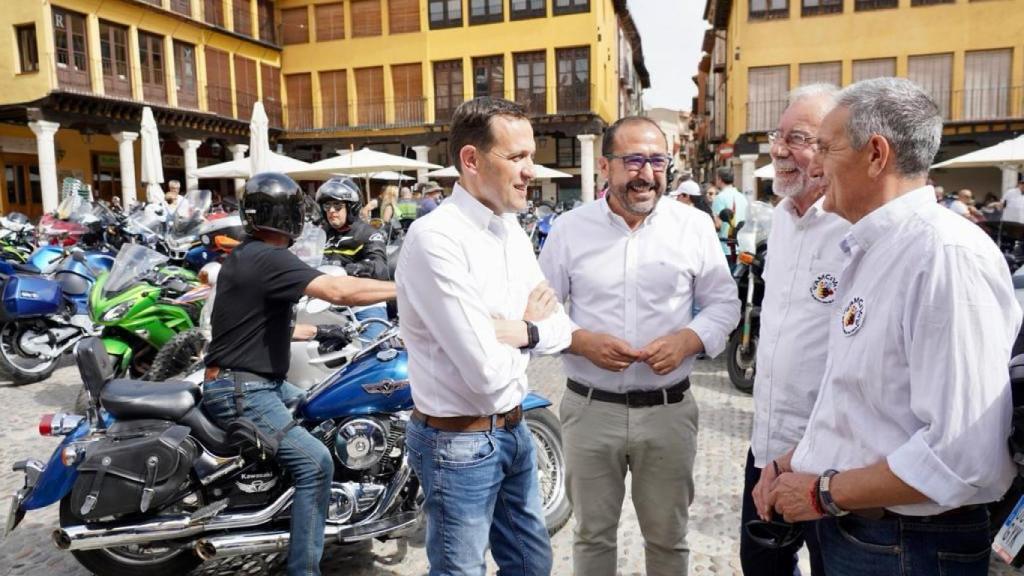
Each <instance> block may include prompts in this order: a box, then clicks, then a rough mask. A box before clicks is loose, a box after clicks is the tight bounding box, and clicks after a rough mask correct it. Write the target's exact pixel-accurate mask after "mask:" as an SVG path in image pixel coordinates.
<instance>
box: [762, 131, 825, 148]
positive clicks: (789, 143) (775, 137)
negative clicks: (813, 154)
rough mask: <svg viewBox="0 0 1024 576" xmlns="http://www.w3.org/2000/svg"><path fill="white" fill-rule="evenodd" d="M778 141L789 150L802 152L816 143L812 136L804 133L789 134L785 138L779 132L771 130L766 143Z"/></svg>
mask: <svg viewBox="0 0 1024 576" xmlns="http://www.w3.org/2000/svg"><path fill="white" fill-rule="evenodd" d="M780 140H781V141H782V144H783V145H784V146H785V147H786V148H789V149H790V150H803V149H804V148H807V147H808V146H814V143H815V142H817V141H818V139H817V138H815V137H814V136H811V135H810V134H806V133H804V132H790V133H789V134H786V135H785V136H783V135H782V131H781V130H771V131H769V132H768V143H770V144H774V143H775V142H777V141H780Z"/></svg>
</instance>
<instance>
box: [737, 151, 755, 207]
mask: <svg viewBox="0 0 1024 576" xmlns="http://www.w3.org/2000/svg"><path fill="white" fill-rule="evenodd" d="M756 161H757V154H742V155H740V162H742V163H743V169H742V170H743V172H742V174H743V177H742V183H743V188H742V190H743V193H744V194H746V195H747V200H750V201H751V202H753V201H754V200H757V179H756V178H755V177H754V162H756Z"/></svg>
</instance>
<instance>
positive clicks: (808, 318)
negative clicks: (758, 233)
mask: <svg viewBox="0 0 1024 576" xmlns="http://www.w3.org/2000/svg"><path fill="white" fill-rule="evenodd" d="M823 202H824V199H823V198H822V199H820V200H818V201H817V202H815V203H814V204H813V205H812V206H811V207H810V208H808V210H807V211H806V212H805V213H804V215H803V216H802V217H801V216H798V215H797V214H796V211H795V210H794V209H793V202H792V201H791V200H790V199H788V198H787V199H785V200H783V201H782V202H781V203H779V205H778V207H777V208H776V209H775V210H774V211H773V213H772V229H771V235H770V236H769V238H768V256H767V262H766V267H765V273H764V279H765V293H764V300H763V302H762V305H761V329H760V337H759V339H758V343H757V376H756V378H755V380H754V430H753V433H752V435H751V441H750V447H751V450H752V451H753V452H754V465H755V466H757V467H758V468H764V467H765V465H766V464H767V463H769V462H771V461H772V460H774V459H776V458H778V457H779V456H782V455H783V454H785V453H786V452H789V451H790V450H792V449H793V448H794V447H796V445H797V443H798V442H800V438H801V437H802V436H803V434H804V427H806V426H807V419H808V418H809V417H810V415H811V410H812V409H813V408H814V401H815V399H817V397H818V389H819V388H820V387H821V377H822V375H823V374H824V372H825V357H826V355H827V352H828V322H829V318H830V316H831V311H832V309H833V308H834V307H835V303H834V302H835V292H836V289H837V288H838V284H839V276H840V274H841V273H842V271H843V268H844V267H845V266H846V261H847V256H846V254H845V253H844V252H843V250H842V249H841V248H840V247H839V243H840V242H841V241H842V239H843V236H844V235H845V234H846V232H847V230H849V229H850V223H849V222H847V221H846V220H843V219H842V218H840V217H839V216H836V215H835V214H830V213H828V212H825V211H824V210H823V209H822V203H823ZM741 296H742V295H741Z"/></svg>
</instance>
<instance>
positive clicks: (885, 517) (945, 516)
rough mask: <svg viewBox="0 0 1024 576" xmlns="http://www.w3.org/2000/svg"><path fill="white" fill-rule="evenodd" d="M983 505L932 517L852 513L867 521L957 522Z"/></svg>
mask: <svg viewBox="0 0 1024 576" xmlns="http://www.w3.org/2000/svg"><path fill="white" fill-rule="evenodd" d="M982 507H983V505H982V504H968V505H967V506H961V507H959V508H953V509H952V510H946V511H945V512H939V513H938V514H933V515H931V516H908V515H906V514H897V513H896V512H893V511H891V510H887V509H885V508H868V509H865V510H853V511H851V512H850V514H851V515H853V516H859V517H860V518H864V519H866V520H907V521H909V522H929V521H932V520H938V521H955V520H956V519H957V518H959V517H960V516H964V515H967V514H970V513H972V512H976V511H977V510H978V509H979V508H982Z"/></svg>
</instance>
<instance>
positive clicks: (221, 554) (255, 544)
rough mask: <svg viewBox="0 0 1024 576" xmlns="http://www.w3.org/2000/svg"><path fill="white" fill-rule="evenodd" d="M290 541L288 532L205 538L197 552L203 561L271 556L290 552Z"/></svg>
mask: <svg viewBox="0 0 1024 576" xmlns="http://www.w3.org/2000/svg"><path fill="white" fill-rule="evenodd" d="M330 530H331V527H330V526H328V527H327V530H326V531H325V534H324V540H327V539H328V538H329V534H328V532H330ZM289 540H290V535H289V533H288V532H286V531H279V532H256V533H250V534H231V535H228V536H216V537H213V538H203V539H202V540H199V541H198V542H196V545H195V551H196V555H197V556H199V557H200V558H202V559H203V561H207V560H212V559H214V558H217V559H218V560H219V559H221V558H227V557H230V556H245V555H249V554H271V553H274V552H284V551H286V550H288V542H289Z"/></svg>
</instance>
